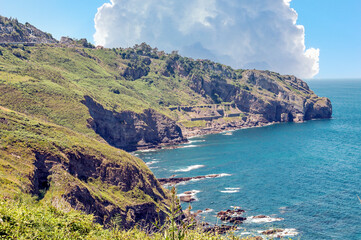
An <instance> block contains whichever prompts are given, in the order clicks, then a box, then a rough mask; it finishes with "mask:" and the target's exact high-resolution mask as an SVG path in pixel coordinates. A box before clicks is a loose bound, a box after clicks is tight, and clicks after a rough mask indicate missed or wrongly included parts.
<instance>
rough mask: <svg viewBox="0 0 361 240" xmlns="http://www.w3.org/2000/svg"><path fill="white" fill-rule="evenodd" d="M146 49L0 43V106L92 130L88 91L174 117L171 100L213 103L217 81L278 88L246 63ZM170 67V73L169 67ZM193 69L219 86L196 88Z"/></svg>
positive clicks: (113, 105) (108, 104)
mask: <svg viewBox="0 0 361 240" xmlns="http://www.w3.org/2000/svg"><path fill="white" fill-rule="evenodd" d="M149 48H150V47H149V46H141V47H140V48H139V46H138V48H135V49H136V50H135V49H91V48H81V47H75V48H66V47H55V46H54V45H46V44H40V45H36V46H21V45H19V46H10V45H9V46H5V47H0V51H1V53H2V55H0V92H1V93H2V94H1V95H0V105H1V106H4V107H7V108H10V109H13V110H16V111H19V112H22V113H26V114H29V115H33V116H36V117H37V118H40V119H43V120H46V121H49V122H53V123H55V124H58V125H62V126H65V127H67V128H71V129H73V130H75V131H77V132H81V133H84V134H87V135H90V136H92V137H95V136H96V135H95V134H94V132H93V130H92V129H89V128H88V127H87V126H86V125H87V124H86V121H87V119H88V118H90V115H89V112H88V109H87V108H86V107H85V106H84V105H83V104H82V103H81V101H82V100H83V99H84V96H86V95H88V96H91V97H92V98H93V99H95V100H96V101H97V102H98V103H100V104H102V105H103V106H104V107H105V108H106V109H108V110H114V111H117V112H120V111H125V110H130V111H134V112H137V113H140V112H142V111H143V110H144V109H147V108H153V109H155V110H156V111H158V112H160V113H162V114H165V115H166V116H168V117H171V118H173V119H175V117H174V114H172V113H171V111H170V110H169V109H168V107H169V106H179V105H186V106H195V105H204V104H213V103H214V101H213V100H212V98H214V96H216V95H219V96H220V95H221V93H217V86H218V85H219V84H225V83H226V84H230V86H238V87H239V86H242V89H243V88H247V89H249V90H248V91H249V92H250V93H252V94H253V95H255V96H258V97H260V98H264V101H265V102H267V101H269V100H270V99H273V98H274V94H273V93H271V92H268V91H267V90H263V89H262V90H258V88H257V87H253V86H252V84H251V83H248V82H246V80H245V79H243V78H242V74H244V73H245V71H243V70H233V69H231V68H230V67H227V66H224V65H221V64H217V63H213V62H211V61H195V60H191V59H189V58H184V57H181V56H179V55H174V54H165V55H164V56H163V57H161V58H159V57H157V54H156V53H154V50H149ZM142 49H143V50H142ZM144 49H145V50H144ZM142 51H143V52H142ZM152 51H153V52H152ZM158 53H159V52H158ZM145 58H150V59H151V63H150V65H149V66H145V67H149V71H150V72H149V74H148V75H146V76H143V77H141V78H139V79H133V80H127V79H125V78H124V77H123V76H122V74H123V73H124V71H125V69H126V68H127V67H128V65H130V64H133V65H134V64H138V65H139V63H140V62H142V61H143V59H145ZM141 66H143V65H141ZM167 67H170V68H171V72H172V73H169V72H168V73H167V71H168V70H167V69H168V68H167ZM193 76H199V78H202V79H203V81H205V82H207V83H209V84H212V86H216V87H215V89H214V91H215V92H213V91H212V92H209V93H207V92H202V91H196V90H195V88H194V87H195V84H196V83H193V82H192V81H193V80H192V79H193ZM269 77H270V78H272V79H274V81H275V82H277V83H278V84H279V85H280V86H282V87H283V88H284V89H285V90H286V91H293V92H295V91H294V89H293V88H292V87H291V86H290V85H289V84H287V82H286V81H282V80H280V79H281V77H280V75H278V74H275V73H271V72H269ZM197 84H200V83H197ZM287 89H291V90H287ZM295 93H296V94H299V93H298V92H295ZM223 95H224V94H223ZM220 97H222V99H223V98H225V99H223V100H225V101H226V100H227V99H226V98H227V97H226V96H220ZM228 100H230V101H231V99H228ZM175 120H176V119H175Z"/></svg>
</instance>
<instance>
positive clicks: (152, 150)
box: [138, 149, 157, 152]
mask: <svg viewBox="0 0 361 240" xmlns="http://www.w3.org/2000/svg"><path fill="white" fill-rule="evenodd" d="M155 151H157V149H144V150H138V152H155Z"/></svg>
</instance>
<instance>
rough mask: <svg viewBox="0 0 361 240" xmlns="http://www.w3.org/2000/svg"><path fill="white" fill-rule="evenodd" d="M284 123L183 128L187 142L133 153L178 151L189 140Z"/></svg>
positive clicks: (235, 123) (145, 148) (152, 147)
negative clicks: (164, 150)
mask: <svg viewBox="0 0 361 240" xmlns="http://www.w3.org/2000/svg"><path fill="white" fill-rule="evenodd" d="M279 123H282V122H256V123H245V122H232V123H230V124H227V125H217V126H216V127H213V128H212V127H209V128H201V127H195V128H192V129H191V130H190V129H186V128H182V132H183V136H184V138H185V141H182V142H177V143H174V142H171V143H160V144H158V145H151V146H144V147H139V148H138V149H137V150H135V151H133V152H131V153H136V152H152V151H157V150H162V149H177V148H182V147H184V146H182V145H181V144H185V143H189V140H190V139H192V138H196V137H203V136H207V135H211V134H220V133H227V132H233V131H237V130H244V129H249V128H260V127H267V126H271V125H274V124H279Z"/></svg>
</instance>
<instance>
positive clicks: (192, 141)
mask: <svg viewBox="0 0 361 240" xmlns="http://www.w3.org/2000/svg"><path fill="white" fill-rule="evenodd" d="M205 141H206V140H189V141H188V143H189V144H192V143H199V142H205Z"/></svg>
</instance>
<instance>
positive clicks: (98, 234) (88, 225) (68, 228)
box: [0, 195, 254, 240]
mask: <svg viewBox="0 0 361 240" xmlns="http://www.w3.org/2000/svg"><path fill="white" fill-rule="evenodd" d="M64 210H65V211H64ZM93 220H94V218H93V216H92V215H85V214H83V213H81V212H80V211H75V210H73V209H59V208H56V207H53V206H51V205H47V204H42V203H41V202H38V201H36V200H35V199H34V198H31V197H29V196H27V195H18V196H17V197H16V198H15V199H14V200H10V199H1V200H0V238H1V239H59V240H60V239H62V240H63V239H69V240H70V239H119V240H125V239H142V240H162V239H177V240H178V239H179V240H181V239H183V240H197V239H198V240H203V239H204V240H205V239H211V240H224V239H234V240H237V239H241V238H238V237H236V236H234V235H232V234H229V235H224V236H221V235H218V234H213V233H204V232H203V231H202V230H201V229H197V228H195V229H186V228H184V229H181V228H179V229H178V227H176V229H175V228H174V225H172V221H171V219H170V220H169V221H168V222H167V223H166V224H165V225H164V226H161V227H162V231H160V232H157V233H154V232H153V233H149V232H147V231H143V230H141V229H139V228H133V229H131V230H128V231H125V230H121V229H119V227H118V226H117V223H116V222H115V221H113V222H112V223H111V224H110V225H109V227H110V228H109V229H105V228H103V226H102V225H100V224H97V223H94V221H93ZM242 239H244V238H242ZM247 239H250V240H251V239H254V238H247Z"/></svg>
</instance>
